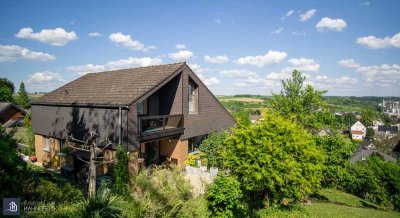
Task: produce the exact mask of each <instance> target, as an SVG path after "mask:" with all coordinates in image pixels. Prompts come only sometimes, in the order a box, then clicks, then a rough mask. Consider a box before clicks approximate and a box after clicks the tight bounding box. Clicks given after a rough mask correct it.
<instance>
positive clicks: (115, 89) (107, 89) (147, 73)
mask: <svg viewBox="0 0 400 218" xmlns="http://www.w3.org/2000/svg"><path fill="white" fill-rule="evenodd" d="M185 65H186V63H184V62H183V63H175V64H167V65H158V66H150V67H140V68H132V69H123V70H114V71H107V72H101V73H89V74H86V75H85V76H82V77H80V78H78V79H76V80H74V81H72V82H70V83H68V84H66V85H64V86H62V87H60V88H58V89H56V90H54V91H52V92H50V93H47V94H45V95H44V96H43V97H41V98H39V99H38V100H36V101H34V102H33V103H32V104H45V105H82V106H90V105H93V106H126V105H130V104H131V103H133V102H134V101H135V100H137V99H138V98H139V97H141V96H142V95H144V94H145V93H147V92H149V91H150V90H152V89H153V88H154V87H155V86H157V85H158V84H160V83H162V82H163V81H164V80H166V79H168V78H169V77H170V76H171V75H173V74H174V73H175V72H176V71H178V70H179V69H181V68H182V67H183V66H185Z"/></svg>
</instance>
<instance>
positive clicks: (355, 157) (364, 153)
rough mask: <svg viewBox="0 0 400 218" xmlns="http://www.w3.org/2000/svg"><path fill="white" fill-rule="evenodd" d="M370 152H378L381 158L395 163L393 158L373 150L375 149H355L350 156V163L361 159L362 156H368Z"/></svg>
mask: <svg viewBox="0 0 400 218" xmlns="http://www.w3.org/2000/svg"><path fill="white" fill-rule="evenodd" d="M372 154H379V155H380V156H382V158H383V160H385V161H391V162H394V163H396V159H395V158H393V157H391V156H389V155H387V154H384V153H382V152H380V151H378V150H375V149H371V150H367V149H360V150H358V151H356V153H355V154H354V155H353V156H352V157H351V158H350V163H355V162H357V161H360V160H363V158H367V157H368V156H370V155H372Z"/></svg>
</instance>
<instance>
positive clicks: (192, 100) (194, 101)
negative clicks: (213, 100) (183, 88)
mask: <svg viewBox="0 0 400 218" xmlns="http://www.w3.org/2000/svg"><path fill="white" fill-rule="evenodd" d="M197 90H198V87H197V86H196V85H195V84H194V82H192V81H190V80H189V85H188V94H189V98H188V99H189V101H188V102H189V113H190V114H195V113H197V111H198V102H199V101H198V94H197V92H198V91H197Z"/></svg>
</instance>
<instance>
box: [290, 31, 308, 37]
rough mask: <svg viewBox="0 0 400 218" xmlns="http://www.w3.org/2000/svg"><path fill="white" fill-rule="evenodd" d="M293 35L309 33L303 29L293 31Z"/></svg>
mask: <svg viewBox="0 0 400 218" xmlns="http://www.w3.org/2000/svg"><path fill="white" fill-rule="evenodd" d="M292 35H295V36H305V35H307V33H306V32H305V31H304V30H303V31H293V32H292Z"/></svg>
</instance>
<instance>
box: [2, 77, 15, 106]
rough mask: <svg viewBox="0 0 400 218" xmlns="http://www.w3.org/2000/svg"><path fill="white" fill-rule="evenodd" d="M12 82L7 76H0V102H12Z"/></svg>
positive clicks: (13, 88)
mask: <svg viewBox="0 0 400 218" xmlns="http://www.w3.org/2000/svg"><path fill="white" fill-rule="evenodd" d="M14 91H15V87H14V84H13V83H12V82H11V81H10V80H8V79H7V78H0V102H13V94H14Z"/></svg>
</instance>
